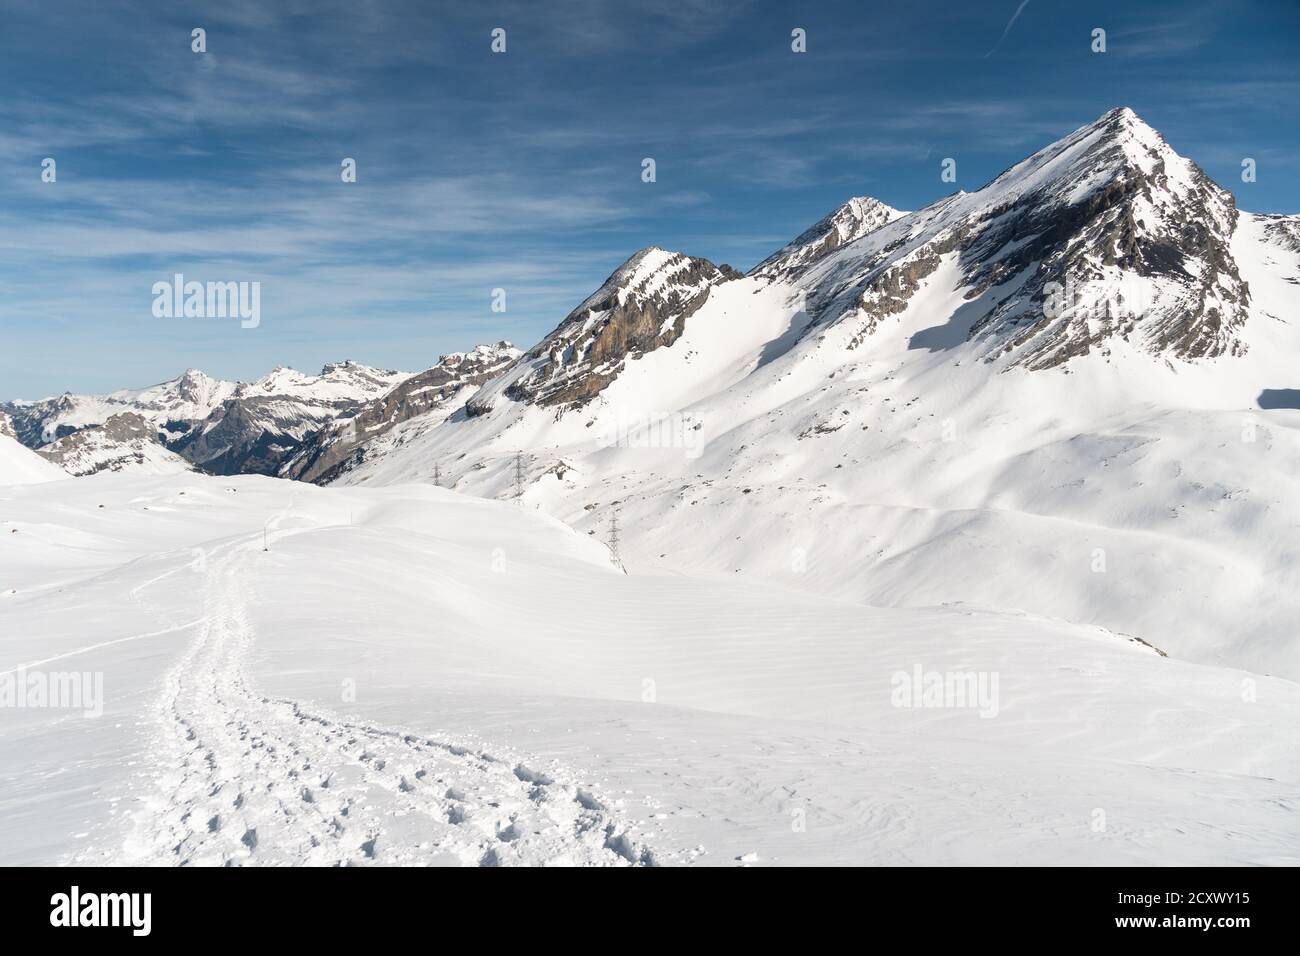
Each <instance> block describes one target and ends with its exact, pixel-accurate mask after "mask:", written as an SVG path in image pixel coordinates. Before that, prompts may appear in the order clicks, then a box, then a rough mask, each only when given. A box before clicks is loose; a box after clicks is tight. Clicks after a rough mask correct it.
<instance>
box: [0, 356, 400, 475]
mask: <svg viewBox="0 0 1300 956" xmlns="http://www.w3.org/2000/svg"><path fill="white" fill-rule="evenodd" d="M407 377H408V373H405V372H394V371H389V370H385V369H375V368H370V367H369V366H366V365H361V364H359V363H357V362H351V361H349V362H338V363H333V364H330V365H327V366H325V367H324V368H323V369H322V370H321V373H320V374H319V375H306V374H304V373H302V372H298V371H295V370H294V369H290V368H283V367H281V368H277V369H275V370H274V371H272V372H271V373H270V374H268V375H266V376H264V377H262V378H260V379H258V380H257V381H254V382H227V381H222V380H220V379H214V378H211V377H210V376H208V375H205V374H204V373H203V372H200V371H198V370H197V369H189V370H187V371H186V372H185V373H184V374H182V375H180V376H178V377H177V378H174V379H171V380H170V381H167V382H163V383H161V384H159V385H153V386H150V387H149V388H144V389H123V390H120V391H116V392H112V393H109V394H107V395H73V394H70V393H65V394H63V395H60V396H57V397H54V398H48V399H43V400H41V401H14V402H9V403H7V404H6V405H5V406H4V409H5V410H6V411H7V412H8V414H9V415H10V416H11V417H12V419H13V427H14V431H15V433H16V435H17V437H18V439H19V440H20V441H22V442H23V444H25V445H27V446H28V447H29V448H36V449H42V450H46V447H47V446H51V445H52V444H53V443H56V442H60V441H61V440H64V441H63V442H62V444H61V446H60V447H59V448H49V449H48V450H49V451H50V452H51V455H53V456H56V457H58V459H59V460H60V461H63V462H65V465H70V466H71V467H72V468H74V469H75V470H74V473H76V474H82V473H87V471H94V470H99V469H100V468H102V467H106V466H107V467H113V469H114V470H118V469H120V468H123V467H126V468H130V467H134V466H135V465H139V466H141V467H144V468H146V469H147V470H150V471H157V470H158V469H160V468H161V469H163V470H170V469H172V468H174V467H175V466H176V462H175V460H174V455H170V454H169V455H160V454H159V453H158V451H159V450H157V449H153V448H151V447H148V442H147V441H145V439H144V436H143V434H142V433H141V432H139V431H138V421H137V419H138V420H142V421H143V422H147V423H148V424H149V425H150V426H152V427H153V428H154V429H155V431H156V442H157V444H158V446H159V449H160V450H162V451H166V452H172V453H175V455H179V456H180V457H181V458H182V459H184V460H185V461H188V462H190V463H192V464H195V465H197V466H199V467H201V468H203V469H205V470H208V471H213V472H217V473H221V474H235V473H242V472H259V473H268V474H270V473H274V471H275V470H276V469H278V468H279V466H280V465H281V463H282V461H283V458H284V456H285V455H287V454H288V453H289V452H291V451H292V450H293V449H294V448H296V447H297V446H298V445H299V444H300V443H301V442H302V441H303V440H304V439H305V438H307V437H308V436H310V435H311V434H313V433H314V432H315V431H316V430H317V429H319V428H320V427H321V426H322V425H324V424H326V423H327V422H329V421H331V420H333V419H334V418H335V417H336V416H338V415H340V414H342V413H344V412H347V411H350V410H352V409H354V408H357V407H358V406H360V405H361V404H363V403H365V402H367V401H369V400H370V399H372V398H374V397H376V396H378V395H380V394H382V393H384V392H386V391H388V390H389V389H390V388H392V387H393V386H395V385H398V384H400V383H401V382H403V381H404V380H405V379H406V378H407ZM123 415H126V416H129V417H127V418H121V416H123ZM115 417H116V418H119V419H120V420H119V421H118V423H117V424H116V425H115V426H113V427H112V428H109V429H106V428H105V426H107V423H109V422H110V421H111V420H112V419H114V418H115ZM96 426H98V431H96V432H95V433H93V434H88V435H86V436H84V437H83V438H81V439H79V440H78V441H76V442H66V438H67V437H68V436H72V435H74V434H76V433H79V432H81V431H83V430H90V429H92V428H95V427H96ZM110 433H111V434H110ZM128 433H129V434H128ZM114 436H116V437H114ZM141 442H144V443H143V444H142V443H141ZM119 443H121V444H120V445H119ZM73 449H75V453H74V452H73ZM76 462H81V463H82V464H76ZM108 462H113V464H112V465H107V463H108Z"/></svg>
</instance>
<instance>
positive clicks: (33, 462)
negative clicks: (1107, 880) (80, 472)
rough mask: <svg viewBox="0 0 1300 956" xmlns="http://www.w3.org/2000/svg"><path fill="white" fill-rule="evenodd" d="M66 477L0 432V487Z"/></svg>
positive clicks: (53, 466) (56, 468) (38, 456)
mask: <svg viewBox="0 0 1300 956" xmlns="http://www.w3.org/2000/svg"><path fill="white" fill-rule="evenodd" d="M65 477H67V476H66V475H65V474H64V473H63V472H62V471H61V470H60V469H59V468H58V467H57V466H55V465H52V464H50V463H49V462H48V461H46V460H45V459H44V458H42V457H41V456H40V455H38V454H36V453H35V452H33V451H31V450H30V449H27V448H24V447H23V446H22V445H20V444H18V442H17V441H16V440H15V439H13V438H11V437H10V436H9V435H6V434H4V433H3V432H0V487H4V486H7V485H27V484H34V483H37V482H44V481H55V480H57V479H59V478H65Z"/></svg>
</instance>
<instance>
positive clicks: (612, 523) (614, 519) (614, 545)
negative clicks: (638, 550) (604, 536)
mask: <svg viewBox="0 0 1300 956" xmlns="http://www.w3.org/2000/svg"><path fill="white" fill-rule="evenodd" d="M609 559H610V561H612V562H614V567H616V568H618V569H619V570H620V571H622V572H623V573H624V574H626V573H627V568H625V567H623V556H622V555H621V554H619V550H618V505H617V504H615V505H614V507H613V509H612V510H611V511H610V513H609Z"/></svg>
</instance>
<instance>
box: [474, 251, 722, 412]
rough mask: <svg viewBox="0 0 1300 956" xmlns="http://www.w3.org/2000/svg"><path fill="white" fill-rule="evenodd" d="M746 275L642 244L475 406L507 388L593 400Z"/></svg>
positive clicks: (571, 400) (524, 394)
mask: <svg viewBox="0 0 1300 956" xmlns="http://www.w3.org/2000/svg"><path fill="white" fill-rule="evenodd" d="M739 278H741V276H740V273H738V272H737V271H736V270H735V269H733V268H731V267H730V266H728V265H722V266H715V265H714V264H713V263H712V262H710V261H708V260H707V259H699V258H696V257H694V256H688V255H685V254H684V253H680V252H669V251H667V250H665V249H660V248H658V247H657V246H650V247H648V248H646V249H642V250H641V251H640V252H638V253H636V254H635V255H633V256H632V257H631V258H630V259H628V260H627V261H626V262H625V263H623V265H621V266H619V267H618V268H617V269H615V270H614V272H613V273H612V274H611V275H610V277H609V278H608V279H606V280H605V281H604V283H602V284H601V286H600V288H599V289H597V290H596V291H595V292H593V293H592V294H591V295H589V296H588V297H587V298H586V300H584V301H583V303H582V304H581V305H579V306H578V307H577V308H576V309H574V310H573V311H572V312H570V313H569V315H568V316H567V317H566V318H565V319H564V321H563V322H561V323H560V324H559V326H558V327H556V329H555V331H553V332H552V333H551V334H550V335H548V336H547V337H546V338H544V339H543V340H542V341H541V342H540V343H538V344H537V345H536V346H534V347H533V348H532V349H531V350H530V351H529V352H528V353H527V354H526V355H525V356H524V358H523V359H522V360H521V361H520V362H519V364H518V365H517V366H516V367H515V368H514V369H512V370H511V372H510V373H508V374H507V375H506V376H504V377H503V380H502V381H501V382H500V385H499V387H498V388H495V389H491V390H489V389H485V390H484V393H483V394H482V395H476V396H475V397H474V398H473V399H471V400H470V402H469V404H468V406H467V411H468V412H469V414H471V415H477V414H482V413H483V412H485V411H487V410H488V409H490V408H491V407H492V402H493V401H494V400H495V396H496V395H497V394H499V393H501V392H504V394H505V395H506V397H508V398H510V399H512V400H514V401H519V402H529V403H536V404H541V405H582V404H585V403H586V402H588V401H590V400H591V399H592V398H593V397H594V396H596V395H597V394H599V393H600V392H601V391H602V390H603V389H604V388H605V387H606V386H608V385H609V383H610V382H612V381H613V380H614V379H615V378H616V377H617V376H618V374H619V372H620V370H621V369H622V367H623V365H624V363H625V362H626V361H628V359H629V358H637V357H639V356H641V355H644V354H646V353H647V352H652V351H654V350H655V349H658V348H663V347H664V346H668V345H672V344H673V342H675V341H676V340H677V338H678V337H679V336H680V335H681V334H682V331H683V329H684V328H685V323H686V320H687V319H688V318H689V317H690V316H691V315H693V314H694V313H695V312H696V311H698V310H699V309H700V307H701V306H703V305H704V303H705V301H706V300H707V299H708V297H709V292H710V290H711V289H712V288H713V287H714V286H716V285H718V284H719V283H722V282H728V281H730V280H732V279H739Z"/></svg>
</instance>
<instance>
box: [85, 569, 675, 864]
mask: <svg viewBox="0 0 1300 956" xmlns="http://www.w3.org/2000/svg"><path fill="white" fill-rule="evenodd" d="M246 553H247V552H246V551H244V550H243V549H242V548H241V547H240V546H238V545H236V546H233V547H231V546H226V547H225V548H224V549H217V550H216V551H215V552H214V553H211V554H209V555H208V556H207V557H206V558H203V557H201V558H200V559H199V560H198V562H197V563H196V570H199V571H200V572H201V573H203V574H204V583H205V586H204V605H205V607H204V610H205V613H206V617H205V620H204V622H203V624H202V625H201V626H200V627H199V629H198V631H199V633H198V636H197V638H196V639H195V641H194V642H193V643H192V644H191V645H190V647H189V648H188V649H187V650H186V652H185V653H184V655H183V656H182V657H181V659H180V660H179V661H178V662H177V663H176V665H175V666H174V667H173V668H172V669H171V670H170V671H169V672H168V674H167V676H166V678H165V681H164V690H163V694H162V696H161V698H160V700H159V701H158V704H157V718H158V720H159V722H160V724H161V727H162V732H161V737H162V739H161V741H160V747H159V748H158V750H157V751H156V752H155V753H153V754H151V755H150V760H151V765H152V766H153V767H155V768H156V769H155V770H154V772H153V777H152V782H151V784H150V788H149V789H150V792H149V793H148V795H147V796H145V797H144V798H143V804H144V806H143V809H141V810H140V811H139V812H137V813H136V814H135V816H134V823H133V829H132V831H131V832H130V833H129V835H128V836H127V837H126V841H125V844H126V845H125V846H120V847H113V848H109V847H102V846H101V847H98V848H96V849H92V850H89V851H88V852H86V853H84V854H82V855H80V857H79V859H78V860H77V862H82V863H91V862H95V860H96V858H103V857H105V856H108V857H112V858H115V859H116V860H118V861H119V862H126V863H133V864H156V865H180V866H187V865H227V866H229V865H325V866H329V865H358V864H361V865H364V864H371V863H381V864H409V865H429V864H433V865H439V864H442V865H478V866H500V865H543V864H551V865H555V864H559V865H564V864H571V865H629V864H633V865H650V864H653V862H654V860H653V856H652V854H651V852H650V850H649V849H648V848H646V847H644V846H642V845H640V844H639V843H638V842H637V841H635V840H633V839H632V838H631V837H630V835H629V834H628V833H627V831H626V826H625V824H624V823H623V822H622V821H621V820H619V819H617V817H616V815H615V814H614V813H613V812H612V811H611V810H610V809H609V808H607V807H606V806H605V805H604V804H603V803H602V802H601V801H599V800H598V799H597V798H596V797H594V796H593V795H592V794H590V793H587V792H585V791H584V790H582V789H581V788H579V787H577V786H575V785H572V784H567V783H564V782H562V781H560V780H556V779H554V778H553V777H552V776H550V775H548V774H546V773H542V772H539V771H536V770H533V769H530V768H529V767H528V766H527V765H526V764H522V763H518V762H514V761H506V760H502V759H499V758H497V757H494V756H492V755H491V754H488V753H483V752H480V751H477V750H475V749H472V748H465V747H460V746H457V745H455V744H453V743H449V742H444V741H438V740H435V739H432V738H430V737H427V736H424V735H420V734H413V733H406V732H402V731H395V730H391V729H386V728H383V727H378V726H373V725H370V724H367V723H362V722H352V721H347V720H341V719H336V718H334V717H332V716H327V715H325V714H320V713H314V712H312V711H310V710H308V709H307V708H305V707H304V706H302V705H300V704H299V703H296V702H294V701H290V700H280V699H275V698H272V697H268V696H265V695H263V694H260V693H258V692H257V691H256V690H255V689H253V688H252V687H250V686H249V684H248V682H247V680H246V678H245V676H244V669H243V662H244V659H245V657H246V655H247V652H248V650H249V647H250V645H251V643H252V641H253V638H254V631H253V628H252V625H251V623H250V621H249V619H248V616H247V614H246V612H245V599H246V592H245V588H244V586H243V582H242V581H241V577H240V573H239V562H240V558H241V555H243V554H246Z"/></svg>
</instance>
